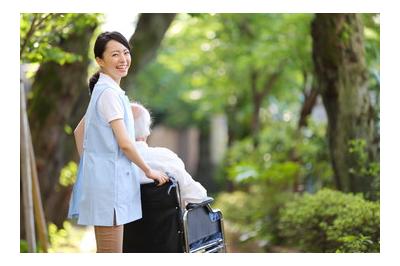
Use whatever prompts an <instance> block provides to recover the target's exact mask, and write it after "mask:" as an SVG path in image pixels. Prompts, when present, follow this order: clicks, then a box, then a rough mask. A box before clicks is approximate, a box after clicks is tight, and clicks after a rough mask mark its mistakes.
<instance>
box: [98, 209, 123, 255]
mask: <svg viewBox="0 0 400 266" xmlns="http://www.w3.org/2000/svg"><path fill="white" fill-rule="evenodd" d="M114 224H115V214H114ZM94 233H95V235H96V245H97V253H122V242H123V236H124V226H123V225H114V226H95V227H94Z"/></svg>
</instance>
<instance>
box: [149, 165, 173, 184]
mask: <svg viewBox="0 0 400 266" xmlns="http://www.w3.org/2000/svg"><path fill="white" fill-rule="evenodd" d="M145 174H146V176H147V177H148V178H150V179H153V180H154V181H155V180H157V181H158V185H157V186H162V185H163V184H165V183H166V182H168V180H169V177H168V176H167V175H166V174H165V173H163V172H161V171H157V170H153V169H149V171H147V172H146V173H145Z"/></svg>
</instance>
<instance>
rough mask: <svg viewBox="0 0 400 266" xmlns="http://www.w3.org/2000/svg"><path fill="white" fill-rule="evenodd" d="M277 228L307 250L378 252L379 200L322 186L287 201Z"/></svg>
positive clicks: (284, 235)
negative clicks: (366, 198)
mask: <svg viewBox="0 0 400 266" xmlns="http://www.w3.org/2000/svg"><path fill="white" fill-rule="evenodd" d="M278 228H279V234H280V235H281V236H282V237H283V238H284V239H285V241H286V242H287V244H290V245H294V246H296V247H298V248H300V249H302V250H303V251H304V252H379V246H380V240H379V239H380V233H379V230H380V218H379V202H371V201H367V200H365V199H363V198H362V196H361V195H353V194H345V193H342V192H339V191H334V190H330V189H322V190H320V191H319V192H318V193H316V194H314V195H310V194H304V195H303V196H299V197H298V198H297V199H295V200H294V201H292V202H289V203H288V204H286V205H285V207H284V208H282V209H281V211H280V215H279V224H278Z"/></svg>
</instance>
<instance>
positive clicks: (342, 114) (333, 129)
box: [312, 14, 379, 192]
mask: <svg viewBox="0 0 400 266" xmlns="http://www.w3.org/2000/svg"><path fill="white" fill-rule="evenodd" d="M312 38H313V61H314V65H315V72H316V75H317V79H318V88H319V92H320V94H321V95H322V99H323V103H324V106H325V109H326V111H327V114H328V128H329V129H328V139H329V144H330V153H331V159H332V166H333V169H334V173H335V180H336V186H337V188H338V189H341V190H343V191H346V192H347V191H351V192H369V191H371V189H372V188H371V184H372V181H373V180H372V178H373V177H372V176H369V175H363V174H361V173H359V172H358V171H352V169H353V170H354V168H355V167H356V166H357V164H358V163H359V158H357V157H358V156H356V154H355V153H352V152H351V150H350V148H351V147H350V143H351V141H357V140H364V141H365V143H366V147H367V152H368V159H369V160H368V161H369V162H374V161H377V158H378V148H377V143H376V142H375V137H376V134H377V132H376V127H375V124H374V123H375V122H374V117H375V113H374V109H373V107H372V105H371V100H370V91H369V86H368V78H369V74H368V72H367V66H366V60H365V49H364V27H363V23H362V19H361V15H359V14H317V15H316V16H315V19H314V21H313V23H312ZM378 145H379V143H378Z"/></svg>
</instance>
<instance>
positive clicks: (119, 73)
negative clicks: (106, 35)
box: [96, 40, 131, 84]
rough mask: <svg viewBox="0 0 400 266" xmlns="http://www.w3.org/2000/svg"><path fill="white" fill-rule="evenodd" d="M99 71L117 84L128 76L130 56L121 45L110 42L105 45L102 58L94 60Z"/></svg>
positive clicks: (126, 49)
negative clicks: (99, 68)
mask: <svg viewBox="0 0 400 266" xmlns="http://www.w3.org/2000/svg"><path fill="white" fill-rule="evenodd" d="M96 61H97V63H98V64H99V66H100V67H101V70H102V71H103V72H104V73H105V74H107V75H109V76H110V77H111V78H112V79H113V80H115V82H117V83H118V84H119V83H120V81H121V78H123V77H125V76H126V75H127V74H128V69H129V67H130V65H131V54H130V52H129V50H128V48H126V47H125V46H124V45H123V44H122V43H120V42H117V41H114V40H111V41H109V42H108V43H107V45H106V49H105V51H104V53H103V58H99V57H97V58H96Z"/></svg>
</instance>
